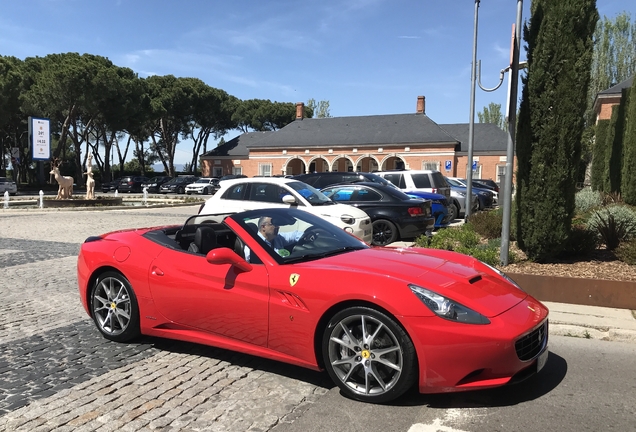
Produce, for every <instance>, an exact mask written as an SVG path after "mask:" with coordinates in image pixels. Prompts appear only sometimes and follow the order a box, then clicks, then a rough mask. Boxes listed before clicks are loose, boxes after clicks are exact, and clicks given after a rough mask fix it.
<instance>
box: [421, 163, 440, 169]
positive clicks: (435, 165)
mask: <svg viewBox="0 0 636 432" xmlns="http://www.w3.org/2000/svg"><path fill="white" fill-rule="evenodd" d="M422 169H424V170H432V171H439V162H433V161H422Z"/></svg>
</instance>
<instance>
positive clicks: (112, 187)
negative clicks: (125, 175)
mask: <svg viewBox="0 0 636 432" xmlns="http://www.w3.org/2000/svg"><path fill="white" fill-rule="evenodd" d="M120 182H121V177H117V178H116V179H115V180H113V181H109V182H105V183H102V192H114V191H116V190H117V188H118V187H119V183H120Z"/></svg>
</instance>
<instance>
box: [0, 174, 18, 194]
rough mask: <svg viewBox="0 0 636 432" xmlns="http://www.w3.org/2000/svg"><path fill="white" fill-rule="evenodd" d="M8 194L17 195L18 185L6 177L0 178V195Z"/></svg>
mask: <svg viewBox="0 0 636 432" xmlns="http://www.w3.org/2000/svg"><path fill="white" fill-rule="evenodd" d="M5 192H9V195H15V194H17V193H18V185H16V184H15V182H14V181H13V180H11V179H9V178H7V177H0V194H4V193H5Z"/></svg>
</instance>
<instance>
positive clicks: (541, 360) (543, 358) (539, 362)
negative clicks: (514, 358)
mask: <svg viewBox="0 0 636 432" xmlns="http://www.w3.org/2000/svg"><path fill="white" fill-rule="evenodd" d="M548 352H549V351H548V348H547V347H546V348H545V350H544V351H543V352H542V353H541V354H539V358H537V372H539V371H540V370H541V369H543V366H545V364H546V362H547V361H548Z"/></svg>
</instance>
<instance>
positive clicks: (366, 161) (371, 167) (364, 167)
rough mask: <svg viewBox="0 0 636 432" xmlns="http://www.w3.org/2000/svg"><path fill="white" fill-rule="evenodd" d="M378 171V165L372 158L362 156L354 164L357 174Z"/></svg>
mask: <svg viewBox="0 0 636 432" xmlns="http://www.w3.org/2000/svg"><path fill="white" fill-rule="evenodd" d="M379 170H380V164H379V163H378V161H377V159H376V158H374V157H373V156H363V157H361V158H360V159H358V162H357V163H356V171H359V172H373V171H379Z"/></svg>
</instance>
